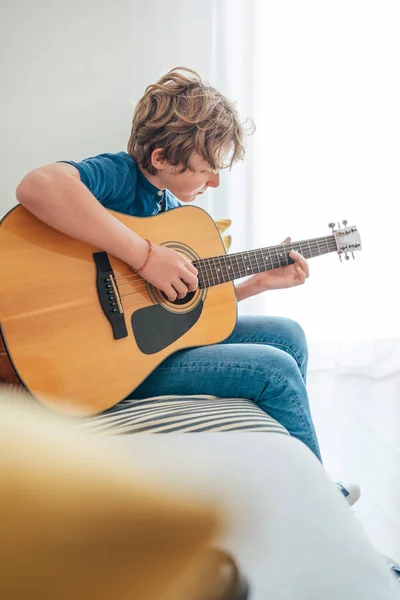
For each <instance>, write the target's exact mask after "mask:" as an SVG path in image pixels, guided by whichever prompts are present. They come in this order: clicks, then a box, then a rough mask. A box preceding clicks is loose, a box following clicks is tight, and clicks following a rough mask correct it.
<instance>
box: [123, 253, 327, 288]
mask: <svg viewBox="0 0 400 600" xmlns="http://www.w3.org/2000/svg"><path fill="white" fill-rule="evenodd" d="M335 250H336V246H335ZM330 251H334V250H333V249H332V250H330ZM324 254H327V252H325V253H324ZM224 256H233V255H224ZM321 256H322V255H321ZM285 258H286V257H285ZM274 260H275V261H276V262H274V261H272V269H261V270H260V271H258V273H262V272H265V271H266V270H273V269H276V268H279V267H285V266H288V264H286V265H282V264H281V263H280V261H279V262H277V259H274ZM291 264H293V263H291ZM207 266H210V265H207ZM213 266H217V267H218V268H221V266H220V265H219V264H218V263H216V262H215V263H214V265H213ZM247 267H250V270H252V268H253V267H256V268H259V267H260V265H259V263H258V260H257V259H251V260H249V261H248V262H247V263H246V267H245V265H243V266H242V267H240V266H239V265H235V267H234V268H235V269H237V268H239V270H240V274H238V275H235V276H234V277H233V278H232V279H228V280H227V281H224V280H221V281H219V280H217V281H212V282H211V281H210V279H215V277H214V276H213V274H212V273H210V272H209V271H207V270H205V271H202V270H200V271H199V274H198V277H199V279H200V278H201V279H205V276H206V277H207V279H208V280H209V281H208V284H209V285H205V286H204V287H213V285H219V284H222V283H227V282H228V281H232V280H233V279H240V278H241V277H246V270H245V271H244V273H243V275H242V274H241V273H242V271H243V270H244V269H245V268H247ZM214 275H216V276H217V277H218V275H222V276H224V275H228V272H226V273H223V272H221V271H220V272H219V274H217V273H214ZM229 275H230V273H229ZM128 277H129V276H127V277H126V278H125V279H127V278H128ZM133 277H136V279H135V281H136V280H138V279H141V280H142V281H143V284H142V285H141V284H139V285H138V286H136V287H135V289H134V290H133V291H131V292H129V293H123V290H124V289H126V288H122V292H121V285H119V286H118V291H119V292H120V294H119V295H120V297H121V298H126V297H127V296H131V295H133V294H137V293H140V292H142V291H144V290H146V289H147V287H148V285H150V284H149V283H148V282H147V281H146V280H144V279H143V278H142V277H141V276H140V275H137V276H133ZM118 280H120V279H118ZM132 283H134V281H133V282H128V287H129V289H131V287H132ZM205 283H206V282H205Z"/></svg>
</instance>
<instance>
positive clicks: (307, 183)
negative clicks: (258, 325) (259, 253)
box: [255, 0, 400, 370]
mask: <svg viewBox="0 0 400 600" xmlns="http://www.w3.org/2000/svg"><path fill="white" fill-rule="evenodd" d="M256 16H257V18H256V20H255V37H256V40H257V44H256V81H255V86H256V93H255V96H256V99H257V107H256V113H255V118H256V122H257V126H258V129H257V133H256V153H255V154H256V158H257V162H256V206H257V209H256V210H257V214H258V215H259V220H258V222H259V224H260V229H259V231H258V232H257V238H258V239H260V238H261V237H262V235H261V229H262V233H263V235H265V237H266V238H267V239H268V242H270V243H278V242H280V241H281V240H282V239H283V238H284V237H285V236H287V235H291V236H292V237H293V238H294V239H304V238H306V237H313V236H319V235H325V234H328V233H329V229H328V228H327V225H328V223H329V222H330V221H338V220H342V219H346V220H348V221H349V223H350V224H355V225H357V226H358V228H359V231H360V234H361V238H362V242H363V250H362V252H361V253H357V254H358V255H356V260H355V261H353V260H350V261H349V262H347V263H346V262H344V264H340V262H339V259H338V257H337V256H334V255H332V256H329V257H323V258H316V259H314V260H313V261H312V262H311V263H310V266H311V273H312V276H311V277H310V279H309V282H308V283H307V285H306V286H303V287H302V288H298V289H293V290H288V291H285V292H273V293H268V294H266V295H265V296H264V306H263V310H266V311H268V312H269V313H271V312H272V313H276V314H282V315H287V316H291V317H293V318H295V319H297V320H299V321H300V322H301V323H302V324H303V325H304V327H305V328H306V330H307V333H308V337H309V339H310V340H311V341H312V342H313V341H314V342H319V343H322V342H329V341H332V342H336V344H331V345H330V346H329V345H328V346H325V347H324V353H325V354H324V355H325V356H329V357H330V358H329V360H333V361H334V362H336V363H337V362H339V363H340V364H344V365H345V364H350V363H349V360H350V357H351V356H352V357H353V358H352V359H351V360H354V356H358V359H357V360H356V362H357V364H359V363H360V361H361V363H363V364H364V365H368V366H369V367H371V366H372V365H375V359H376V358H377V355H379V351H378V352H377V348H378V346H377V344H376V343H375V342H374V340H382V339H383V340H384V339H388V340H391V342H390V346H389V345H387V346H385V345H384V344H383V346H382V344H381V346H379V348H380V354H381V358H382V360H384V361H386V364H387V358H384V355H385V351H384V350H383V348H389V347H390V349H391V350H390V352H388V353H387V354H388V356H390V357H392V360H391V361H390V366H389V365H388V364H387V367H388V369H389V370H390V369H395V370H396V369H397V368H399V367H398V366H397V365H400V349H399V347H400V344H399V343H397V340H398V338H399V337H400V318H399V309H398V306H399V292H398V289H399V285H398V280H399V276H398V255H399V248H398V243H397V240H398V233H397V231H398V214H399V209H398V205H399V199H400V179H399V165H400V110H399V107H400V77H399V57H400V36H399V25H400V4H399V2H398V1H397V0H382V1H380V2H365V1H361V0H336V2H320V1H319V0H304V1H303V2H297V1H296V0H281V1H280V2H263V1H262V0H259V1H258V2H257V6H256ZM343 341H348V342H349V344H350V342H351V343H352V345H348V346H347V350H346V349H345V351H343V347H342V346H341V345H340V342H343ZM378 345H379V344H378ZM320 348H321V349H322V348H323V346H322V345H320ZM353 351H354V354H353ZM382 352H383V355H382ZM393 352H395V353H397V358H396V360H394V361H393ZM322 354H323V353H321V357H322ZM361 356H363V359H361ZM346 357H347V358H346ZM328 362H329V361H328ZM322 363H324V361H323V360H322V358H321V364H322ZM375 366H376V365H375Z"/></svg>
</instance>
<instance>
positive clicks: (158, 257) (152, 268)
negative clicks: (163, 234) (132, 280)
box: [140, 244, 199, 302]
mask: <svg viewBox="0 0 400 600" xmlns="http://www.w3.org/2000/svg"><path fill="white" fill-rule="evenodd" d="M152 246H153V252H152V254H151V257H150V260H149V262H148V264H147V265H146V267H145V268H144V269H143V271H141V273H140V276H141V277H143V279H145V280H146V281H148V282H149V283H151V284H152V285H154V287H156V288H157V289H158V290H161V291H162V292H164V294H165V295H166V296H167V298H168V300H170V302H174V300H176V299H177V298H184V297H185V296H186V294H187V293H188V292H194V291H195V290H196V289H197V286H198V283H199V282H198V279H197V273H198V271H197V269H196V267H195V266H193V265H192V263H191V262H190V261H189V260H188V259H187V258H185V257H184V256H182V254H180V253H179V252H176V251H175V250H171V248H166V247H165V246H159V245H157V244H152Z"/></svg>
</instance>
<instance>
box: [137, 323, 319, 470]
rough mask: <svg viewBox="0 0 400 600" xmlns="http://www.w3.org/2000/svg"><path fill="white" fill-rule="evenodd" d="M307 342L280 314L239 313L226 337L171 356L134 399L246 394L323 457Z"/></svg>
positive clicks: (150, 377) (295, 324) (144, 384)
mask: <svg viewBox="0 0 400 600" xmlns="http://www.w3.org/2000/svg"><path fill="white" fill-rule="evenodd" d="M307 359H308V353H307V342H306V339H305V336H304V332H303V330H302V328H301V327H300V325H299V324H298V323H296V322H295V321H291V320H290V319H285V318H282V317H265V316H260V317H240V318H239V319H238V321H237V324H236V327H235V329H234V331H233V333H232V334H231V335H230V336H229V338H228V339H227V340H225V341H224V342H222V343H221V344H217V345H214V346H205V347H201V348H192V349H189V350H181V351H180V352H177V353H176V354H173V355H172V356H170V357H169V358H167V359H166V360H165V361H164V362H163V363H162V364H161V365H160V366H159V367H157V369H156V370H155V371H154V372H153V373H152V374H151V375H149V377H147V379H145V381H144V382H143V383H142V384H141V385H140V386H139V387H138V388H136V390H135V391H134V392H133V393H132V394H131V396H130V397H131V398H148V397H151V396H162V395H173V394H176V395H182V396H186V395H196V394H208V395H212V396H220V397H225V398H248V399H249V400H252V401H253V402H255V403H256V404H257V405H258V406H259V407H260V408H261V409H262V410H264V411H265V412H266V413H268V414H269V415H270V416H271V417H273V418H274V419H276V421H278V422H279V423H281V424H282V425H283V426H284V427H285V428H286V429H287V430H288V431H289V433H290V434H291V435H292V436H294V437H296V438H298V439H299V440H301V441H302V442H304V443H305V444H306V445H307V446H308V447H309V448H310V449H311V450H312V451H313V452H314V454H315V455H316V456H317V457H318V459H319V460H321V455H320V450H319V445H318V440H317V436H316V433H315V429H314V424H313V421H312V417H311V412H310V406H309V403H308V396H307V390H306V372H307Z"/></svg>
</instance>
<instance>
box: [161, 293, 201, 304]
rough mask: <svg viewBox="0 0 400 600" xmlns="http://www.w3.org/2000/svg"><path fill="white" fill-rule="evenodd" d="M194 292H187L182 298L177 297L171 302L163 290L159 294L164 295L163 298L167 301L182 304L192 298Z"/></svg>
mask: <svg viewBox="0 0 400 600" xmlns="http://www.w3.org/2000/svg"><path fill="white" fill-rule="evenodd" d="M195 293H196V292H188V293H187V294H186V296H185V297H184V298H177V299H176V300H174V301H173V302H171V301H170V300H168V298H167V296H166V295H165V294H164V292H161V294H162V295H163V296H164V298H165V299H166V300H168V302H171V304H175V305H176V306H182V305H183V304H188V303H189V302H190V301H191V300H192V298H193V296H194V295H195Z"/></svg>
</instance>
